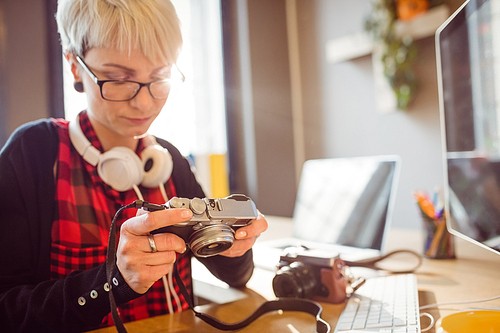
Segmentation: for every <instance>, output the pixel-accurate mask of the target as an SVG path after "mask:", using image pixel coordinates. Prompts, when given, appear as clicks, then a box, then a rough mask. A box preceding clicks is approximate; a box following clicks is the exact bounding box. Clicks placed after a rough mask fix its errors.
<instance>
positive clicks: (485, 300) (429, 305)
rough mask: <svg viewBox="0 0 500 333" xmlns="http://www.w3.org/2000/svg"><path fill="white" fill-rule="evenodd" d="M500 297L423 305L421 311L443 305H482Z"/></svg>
mask: <svg viewBox="0 0 500 333" xmlns="http://www.w3.org/2000/svg"><path fill="white" fill-rule="evenodd" d="M499 298H500V295H497V296H495V297H491V298H484V299H477V300H472V301H456V302H447V303H433V304H428V305H422V306H421V307H420V308H419V310H425V309H429V308H437V307H440V306H443V305H454V304H469V303H480V302H489V301H494V300H496V299H499Z"/></svg>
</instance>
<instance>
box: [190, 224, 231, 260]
mask: <svg viewBox="0 0 500 333" xmlns="http://www.w3.org/2000/svg"><path fill="white" fill-rule="evenodd" d="M233 242H234V231H233V229H232V228H231V227H229V226H227V225H225V224H222V225H209V226H206V227H203V228H201V229H199V230H197V231H195V232H193V233H192V234H191V236H190V237H189V247H190V248H191V251H193V253H194V255H195V256H197V257H202V258H206V257H211V256H214V255H216V254H219V253H221V252H223V251H226V250H228V249H230V248H231V247H232V246H233Z"/></svg>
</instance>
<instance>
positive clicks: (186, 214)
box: [181, 209, 193, 219]
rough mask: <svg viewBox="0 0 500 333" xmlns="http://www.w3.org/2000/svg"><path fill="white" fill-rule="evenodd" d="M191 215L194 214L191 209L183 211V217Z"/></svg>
mask: <svg viewBox="0 0 500 333" xmlns="http://www.w3.org/2000/svg"><path fill="white" fill-rule="evenodd" d="M191 216H193V213H192V212H191V211H190V210H189V209H184V210H183V211H182V212H181V217H182V218H185V219H187V218H190V217H191Z"/></svg>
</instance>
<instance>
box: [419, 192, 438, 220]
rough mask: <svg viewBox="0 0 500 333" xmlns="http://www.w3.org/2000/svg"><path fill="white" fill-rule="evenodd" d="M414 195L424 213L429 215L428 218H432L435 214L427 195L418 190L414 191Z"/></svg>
mask: <svg viewBox="0 0 500 333" xmlns="http://www.w3.org/2000/svg"><path fill="white" fill-rule="evenodd" d="M414 197H415V200H416V201H417V203H418V205H419V207H420V209H421V210H422V212H424V213H425V215H427V216H429V217H430V218H434V217H435V216H436V211H435V209H434V206H433V205H432V202H431V201H430V200H429V198H428V197H427V196H425V195H423V194H421V193H420V192H415V193H414Z"/></svg>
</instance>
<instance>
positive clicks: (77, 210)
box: [50, 111, 191, 326]
mask: <svg viewBox="0 0 500 333" xmlns="http://www.w3.org/2000/svg"><path fill="white" fill-rule="evenodd" d="M54 123H55V125H56V126H57V128H58V131H59V139H60V143H59V156H58V159H57V162H56V163H57V165H56V167H57V175H56V198H55V199H56V200H55V204H56V205H57V209H56V211H57V215H56V218H55V220H54V222H53V224H52V250H51V267H50V268H51V269H50V271H51V278H52V279H62V278H64V277H66V276H67V275H68V274H69V273H71V272H72V271H74V270H88V269H90V268H93V267H96V266H98V265H101V264H103V263H104V262H105V261H106V249H107V244H108V235H109V229H110V224H111V220H112V218H113V216H114V214H115V213H116V211H117V210H118V209H119V208H120V207H121V206H124V205H126V204H129V203H131V202H132V201H134V200H136V199H137V197H136V194H135V192H134V191H133V190H129V191H126V192H118V191H116V190H114V189H112V188H111V187H110V186H109V185H107V184H105V183H104V182H103V181H102V180H101V178H100V177H99V175H98V174H97V168H96V167H94V166H92V165H90V164H89V163H87V162H85V161H84V160H83V158H82V157H81V156H80V155H79V154H78V152H77V151H76V150H75V148H74V147H73V146H72V145H71V142H70V138H69V133H68V124H69V123H68V121H66V120H62V119H58V120H54ZM80 125H81V127H82V130H83V132H84V133H85V135H86V137H87V138H88V139H89V141H90V142H91V143H92V145H93V146H94V147H96V148H97V149H99V150H100V151H101V153H102V152H103V149H102V146H101V144H100V142H99V140H98V139H97V136H96V135H95V132H94V130H93V128H92V125H91V123H90V121H89V119H88V116H87V113H86V112H85V111H84V112H82V113H81V115H80ZM143 148H144V147H143V144H142V141H141V142H140V143H139V145H138V148H137V153H138V154H140V152H141V151H142V149H143ZM165 188H166V191H167V195H168V196H169V197H172V196H175V188H174V185H173V182H172V180H171V179H169V180H168V181H167V183H166V184H165ZM140 191H141V193H142V195H143V197H144V200H146V201H149V202H152V203H163V202H164V199H163V197H162V195H161V192H160V190H159V188H155V189H151V188H145V187H140ZM135 214H136V211H135V210H133V209H128V210H125V211H123V213H122V215H121V216H120V219H119V220H118V221H117V227H118V228H119V227H120V225H121V224H122V223H123V222H124V221H125V220H127V219H129V218H131V217H133V216H135ZM177 266H178V269H179V273H180V275H181V278H182V280H183V282H184V284H185V285H186V287H187V289H188V290H191V265H190V257H189V256H187V255H180V256H178V259H177ZM174 287H175V290H176V291H177V293H178V295H179V298H180V299H181V303H182V304H181V305H179V304H176V302H175V299H174V298H173V297H172V304H173V305H174V310H176V309H177V308H178V307H179V306H180V307H182V309H187V308H188V304H187V302H186V301H185V299H184V298H183V296H182V295H181V294H180V292H179V288H178V286H177V283H176V282H175V279H174ZM165 297H166V296H165V289H164V286H163V283H162V281H161V280H160V281H157V282H155V283H154V284H153V286H152V287H151V289H150V290H149V291H148V292H147V293H146V294H145V295H144V296H141V297H139V298H138V299H135V300H133V301H131V302H128V303H126V304H123V305H121V306H120V307H119V309H118V311H119V313H120V316H121V318H122V320H123V321H124V322H128V321H134V320H139V319H144V318H148V317H152V316H156V315H160V314H165V313H168V308H167V306H166V298H165ZM110 325H113V319H112V317H111V314H109V315H108V316H107V317H105V318H104V319H103V322H102V326H110Z"/></svg>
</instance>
